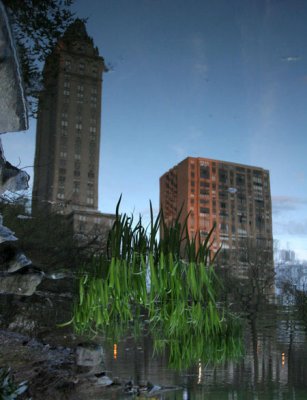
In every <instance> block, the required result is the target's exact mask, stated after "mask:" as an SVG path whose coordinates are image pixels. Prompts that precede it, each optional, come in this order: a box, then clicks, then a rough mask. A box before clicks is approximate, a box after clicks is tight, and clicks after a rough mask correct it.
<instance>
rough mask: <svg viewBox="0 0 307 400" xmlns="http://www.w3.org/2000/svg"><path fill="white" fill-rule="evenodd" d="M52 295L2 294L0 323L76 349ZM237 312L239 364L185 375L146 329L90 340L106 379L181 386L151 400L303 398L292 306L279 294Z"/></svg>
mask: <svg viewBox="0 0 307 400" xmlns="http://www.w3.org/2000/svg"><path fill="white" fill-rule="evenodd" d="M57 285H58V283H57ZM52 290H53V295H52V296H51V295H50V293H51V292H50V291H49V288H44V287H42V289H41V291H40V292H39V293H38V294H37V295H35V296H33V297H32V298H27V299H25V298H24V299H20V298H19V299H18V298H17V297H14V296H8V297H7V299H5V298H4V297H2V298H1V315H2V316H3V318H2V322H1V326H2V327H5V328H7V327H8V326H10V327H11V328H14V326H15V328H14V330H19V331H22V329H23V327H22V324H19V326H18V324H16V321H18V315H23V318H24V319H25V320H27V321H35V324H34V326H35V328H34V329H32V331H28V332H25V333H28V334H30V335H33V336H36V337H39V338H40V339H42V340H44V341H45V342H47V343H61V344H64V345H67V346H70V347H74V346H75V345H76V344H77V343H78V342H80V341H81V340H82V339H83V338H79V337H76V336H75V335H74V333H73V332H72V331H71V329H72V328H71V326H69V327H65V328H62V329H57V328H54V326H55V323H59V322H63V320H68V319H69V318H70V316H71V311H72V304H71V303H72V299H71V298H69V297H63V296H62V297H59V296H57V295H56V292H57V291H59V293H60V288H56V286H55V287H54V288H53V289H52ZM48 293H49V295H48V296H47V294H48ZM46 296H47V297H48V298H49V300H50V301H51V303H52V307H50V301H47V300H46ZM240 308H241V310H242V309H243V311H241V314H242V316H243V317H242V318H243V321H244V356H243V357H242V359H240V360H237V361H231V360H228V361H225V362H222V363H221V364H219V365H212V364H206V363H202V362H199V361H198V362H196V363H195V365H194V366H192V367H190V368H188V369H186V370H181V371H176V370H172V369H171V368H169V367H168V356H169V354H168V353H167V351H165V352H164V354H161V355H155V356H153V352H154V349H153V341H152V338H151V337H150V335H149V334H148V332H145V334H143V335H141V336H140V337H139V338H138V339H137V340H135V339H134V337H133V335H128V336H126V337H124V338H122V339H120V340H119V341H118V342H117V343H114V342H113V343H110V341H109V340H107V339H105V338H100V337H96V338H95V341H96V342H97V341H99V342H100V343H101V344H102V345H103V348H104V351H105V365H106V368H107V375H109V376H111V377H116V376H117V377H120V378H121V379H123V380H129V379H133V380H134V382H135V383H137V384H138V383H139V384H141V383H146V382H147V381H150V382H152V383H155V384H158V385H160V386H170V385H178V386H180V388H182V390H178V391H173V392H167V393H164V394H163V395H161V396H160V397H159V396H157V397H156V398H159V399H165V400H177V399H180V400H183V399H195V400H197V399H213V400H224V399H225V400H230V399H231V400H235V399H237V400H241V399H242V400H243V399H244V400H245V399H253V400H254V399H258V400H267V399H268V400H280V399H282V400H284V399H289V400H290V399H291V400H303V399H306V398H307V346H306V331H307V327H306V321H304V320H303V319H302V314H301V311H300V310H299V309H298V308H297V307H296V306H294V305H285V300H284V297H283V298H274V297H272V298H270V299H268V301H265V300H264V299H263V298H262V299H259V301H258V302H253V304H244V305H243V307H242V304H241V305H238V306H237V310H238V311H240ZM14 323H15V325H14ZM27 326H28V327H29V326H30V325H29V324H28V325H27ZM32 326H33V324H32ZM126 397H127V395H122V396H121V397H118V398H120V399H125V398H126ZM104 398H105V397H104ZM110 398H111V397H110ZM127 398H128V397H127ZM129 398H131V397H129Z"/></svg>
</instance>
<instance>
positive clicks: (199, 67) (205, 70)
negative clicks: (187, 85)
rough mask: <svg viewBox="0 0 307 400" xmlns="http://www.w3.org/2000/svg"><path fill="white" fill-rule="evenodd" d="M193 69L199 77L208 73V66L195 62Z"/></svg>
mask: <svg viewBox="0 0 307 400" xmlns="http://www.w3.org/2000/svg"><path fill="white" fill-rule="evenodd" d="M194 69H195V71H196V72H198V73H199V74H200V75H204V76H207V73H208V65H207V64H206V63H204V62H203V63H201V62H197V63H195V64H194Z"/></svg>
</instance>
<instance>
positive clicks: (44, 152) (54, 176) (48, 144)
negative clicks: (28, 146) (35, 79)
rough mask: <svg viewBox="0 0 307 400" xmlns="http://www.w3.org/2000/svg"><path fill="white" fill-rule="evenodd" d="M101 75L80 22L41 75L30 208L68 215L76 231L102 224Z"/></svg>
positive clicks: (69, 31) (101, 61) (71, 28)
mask: <svg viewBox="0 0 307 400" xmlns="http://www.w3.org/2000/svg"><path fill="white" fill-rule="evenodd" d="M106 70H107V69H106V66H105V63H104V59H103V58H102V57H101V56H99V52H98V49H97V47H95V46H94V43H93V39H92V38H91V37H89V35H88V34H87V31H86V27H85V24H84V22H83V21H81V20H78V19H77V20H76V21H75V22H73V23H72V24H71V25H70V26H69V27H68V29H67V30H66V32H65V34H64V35H63V37H62V38H61V39H60V40H59V41H58V43H57V45H56V46H55V48H54V50H53V52H52V53H51V55H50V56H49V57H48V58H47V60H46V62H45V66H44V71H43V77H44V89H43V91H42V92H41V94H40V98H39V105H38V118H37V131H36V152H35V163H34V186H33V208H34V210H35V207H40V206H46V204H49V205H51V206H52V208H53V209H55V210H56V211H57V212H60V213H61V214H66V215H67V214H70V215H71V216H72V217H73V224H74V228H75V231H84V230H89V228H88V224H89V225H90V226H93V224H96V225H97V224H99V221H100V220H101V219H103V220H105V218H103V217H105V216H103V215H102V214H100V213H99V212H98V172H99V147H100V119H101V93H102V75H103V72H104V71H106ZM94 221H95V222H94ZM100 222H101V221H100Z"/></svg>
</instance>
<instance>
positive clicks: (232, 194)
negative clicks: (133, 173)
mask: <svg viewBox="0 0 307 400" xmlns="http://www.w3.org/2000/svg"><path fill="white" fill-rule="evenodd" d="M160 205H161V207H162V209H163V211H164V216H165V219H166V222H167V223H168V224H170V223H171V221H172V220H173V219H174V218H175V217H176V215H177V214H178V212H179V210H180V208H181V207H183V210H182V211H183V212H182V219H183V218H185V217H186V215H187V214H188V213H190V216H189V219H188V232H189V235H190V236H195V234H196V233H197V232H199V233H200V235H201V238H203V239H205V237H206V236H207V234H208V232H209V231H210V229H211V228H212V227H213V226H214V225H215V226H216V228H215V230H214V238H215V241H214V245H213V249H214V250H217V249H218V248H219V247H220V245H221V244H222V245H223V248H224V249H230V250H234V249H238V248H240V246H241V244H242V243H243V242H244V241H246V240H249V241H252V242H253V243H254V244H255V246H260V245H262V244H263V243H264V244H265V246H266V247H269V248H271V247H272V209H271V193H270V177H269V172H268V171H267V170H264V169H262V168H258V167H253V166H248V165H241V164H236V163H231V162H225V161H217V160H211V159H207V158H192V157H188V158H186V159H185V160H183V161H182V162H180V163H179V164H178V165H176V166H175V167H173V168H172V169H170V170H169V171H168V172H166V173H165V174H164V175H163V176H162V177H161V178H160Z"/></svg>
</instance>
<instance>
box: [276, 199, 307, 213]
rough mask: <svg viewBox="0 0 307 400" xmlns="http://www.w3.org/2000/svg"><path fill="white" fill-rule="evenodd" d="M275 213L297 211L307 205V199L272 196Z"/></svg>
mask: <svg viewBox="0 0 307 400" xmlns="http://www.w3.org/2000/svg"><path fill="white" fill-rule="evenodd" d="M272 205H273V213H274V214H280V213H282V212H284V211H295V210H297V209H298V208H300V207H302V206H306V205H307V198H300V197H293V196H272Z"/></svg>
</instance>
